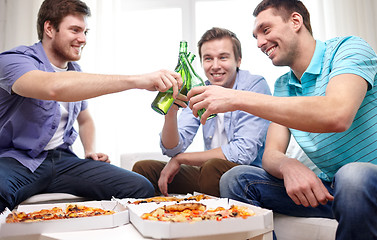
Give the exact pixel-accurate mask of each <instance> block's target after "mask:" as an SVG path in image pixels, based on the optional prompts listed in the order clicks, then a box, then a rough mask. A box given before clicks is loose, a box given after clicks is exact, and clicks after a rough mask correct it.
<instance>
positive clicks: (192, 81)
mask: <svg viewBox="0 0 377 240" xmlns="http://www.w3.org/2000/svg"><path fill="white" fill-rule="evenodd" d="M179 58H180V60H181V65H182V67H183V69H184V71H185V72H186V76H187V82H186V84H185V85H186V87H187V92H189V91H190V90H191V89H192V88H194V87H198V86H205V85H206V84H205V83H204V81H203V79H202V78H201V77H199V75H198V74H197V73H196V72H195V70H194V68H193V67H192V65H191V63H190V62H189V60H188V59H187V56H186V55H185V54H179ZM204 112H205V109H204V108H202V109H200V110H198V115H199V118H201V117H202V115H203V113H204ZM215 116H216V114H211V115H210V116H209V117H208V118H207V120H208V119H211V118H213V117H215Z"/></svg>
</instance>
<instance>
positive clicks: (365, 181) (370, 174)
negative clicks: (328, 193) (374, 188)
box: [335, 163, 377, 192]
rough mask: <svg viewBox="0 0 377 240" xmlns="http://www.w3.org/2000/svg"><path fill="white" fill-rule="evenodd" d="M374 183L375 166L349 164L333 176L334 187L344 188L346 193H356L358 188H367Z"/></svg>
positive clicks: (375, 175)
mask: <svg viewBox="0 0 377 240" xmlns="http://www.w3.org/2000/svg"><path fill="white" fill-rule="evenodd" d="M373 179H374V180H373ZM375 181H377V166H376V165H374V164H371V163H349V164H347V165H345V166H343V167H341V168H340V169H339V171H338V172H337V173H336V174H335V184H336V187H337V188H346V189H347V191H348V192H349V191H357V190H358V189H360V187H362V186H369V185H370V184H372V183H373V182H375ZM373 185H374V184H373Z"/></svg>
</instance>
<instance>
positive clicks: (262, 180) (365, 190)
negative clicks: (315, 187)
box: [220, 163, 377, 240]
mask: <svg viewBox="0 0 377 240" xmlns="http://www.w3.org/2000/svg"><path fill="white" fill-rule="evenodd" d="M322 182H323V184H324V185H325V186H326V188H327V189H328V190H329V192H330V194H332V195H333V196H334V201H333V202H328V204H326V205H319V206H318V207H315V208H313V207H304V206H302V205H296V204H295V203H294V202H293V200H292V199H291V198H290V197H289V196H288V194H287V193H286V191H285V187H284V182H283V180H281V179H278V178H275V177H273V176H271V175H270V174H268V173H267V172H266V171H265V170H263V169H262V168H258V167H253V166H245V165H243V166H236V167H234V168H232V169H231V170H229V171H228V172H226V173H225V174H224V175H223V176H222V178H221V179H220V194H221V197H226V198H232V199H235V200H238V201H242V202H246V203H249V204H253V205H256V206H259V207H263V208H267V209H271V210H273V211H274V212H277V213H282V214H286V215H290V216H297V217H324V218H335V219H336V220H337V221H338V223H339V225H338V229H337V232H336V239H338V240H340V239H342V240H345V239H350V240H355V239H357V240H363V239H365V240H371V239H377V217H376V216H377V165H374V164H371V163H350V164H347V165H345V166H343V167H342V168H340V169H339V170H338V172H337V173H336V174H335V176H334V179H333V182H325V181H322Z"/></svg>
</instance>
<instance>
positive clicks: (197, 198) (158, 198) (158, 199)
mask: <svg viewBox="0 0 377 240" xmlns="http://www.w3.org/2000/svg"><path fill="white" fill-rule="evenodd" d="M203 199H211V197H209V196H207V195H204V194H200V195H194V196H190V197H184V198H180V197H165V196H156V197H151V198H146V199H141V200H136V201H133V202H131V201H130V202H129V203H130V204H140V203H151V202H154V203H161V202H177V203H179V202H181V201H197V202H199V201H200V200H203Z"/></svg>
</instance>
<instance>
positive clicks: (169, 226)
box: [128, 198, 273, 239]
mask: <svg viewBox="0 0 377 240" xmlns="http://www.w3.org/2000/svg"><path fill="white" fill-rule="evenodd" d="M200 202H201V203H203V204H205V205H206V206H207V208H216V207H220V206H221V207H224V208H229V207H230V206H231V205H233V204H234V205H239V206H247V207H248V208H250V209H251V210H253V211H254V212H255V215H254V216H250V217H247V218H229V219H222V220H221V221H216V220H206V221H197V222H162V221H152V220H143V219H142V218H141V215H142V214H144V213H149V212H151V211H153V210H154V209H156V208H158V207H161V205H162V204H161V203H160V204H156V203H145V204H141V205H129V206H128V209H129V213H130V221H131V223H132V224H133V225H134V226H135V227H136V228H137V229H138V231H139V232H140V233H141V234H142V235H143V236H144V237H151V238H156V239H171V238H191V237H192V238H194V237H205V236H210V235H220V234H221V235H224V234H226V235H227V236H228V237H229V238H230V239H232V234H240V233H245V234H247V233H250V234H249V236H252V232H259V233H260V232H268V231H272V229H273V218H272V211H270V210H267V209H263V208H259V207H256V206H252V205H249V204H245V203H242V202H238V201H234V200H231V199H226V198H220V199H208V200H202V201H200ZM163 204H164V205H170V204H175V203H174V202H173V203H168V202H166V203H163Z"/></svg>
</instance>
